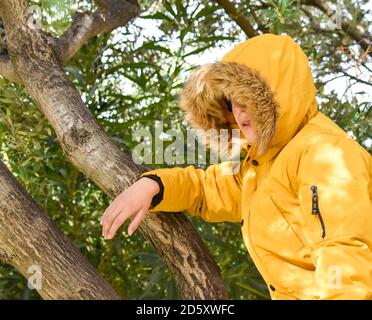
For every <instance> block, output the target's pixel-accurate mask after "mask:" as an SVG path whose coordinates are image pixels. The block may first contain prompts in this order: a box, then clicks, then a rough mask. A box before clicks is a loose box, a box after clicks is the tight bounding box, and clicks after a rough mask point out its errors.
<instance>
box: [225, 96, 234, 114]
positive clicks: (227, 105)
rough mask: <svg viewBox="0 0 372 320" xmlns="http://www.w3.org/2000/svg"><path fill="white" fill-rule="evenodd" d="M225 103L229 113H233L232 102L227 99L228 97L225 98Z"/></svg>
mask: <svg viewBox="0 0 372 320" xmlns="http://www.w3.org/2000/svg"><path fill="white" fill-rule="evenodd" d="M223 101H224V102H225V104H226V107H227V110H228V111H229V112H232V105H231V101H230V100H229V99H227V98H226V97H224V98H223Z"/></svg>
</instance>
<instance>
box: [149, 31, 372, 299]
mask: <svg viewBox="0 0 372 320" xmlns="http://www.w3.org/2000/svg"><path fill="white" fill-rule="evenodd" d="M224 97H226V98H228V99H232V98H233V99H235V100H236V101H238V102H239V103H240V104H242V105H249V106H250V109H249V110H248V111H249V112H250V113H251V116H252V117H253V118H254V125H255V126H256V128H258V131H259V132H258V133H259V137H258V141H257V143H256V144H253V145H252V146H250V145H247V144H245V148H246V151H247V153H246V157H245V159H244V160H243V161H242V162H241V165H240V171H239V172H238V173H236V174H234V175H226V174H223V173H222V169H223V168H224V167H230V166H231V163H230V162H224V163H221V164H216V165H211V166H209V167H208V168H207V170H202V169H196V168H195V167H194V166H192V165H190V166H187V167H186V168H170V169H157V170H152V171H149V172H146V173H144V174H143V175H147V174H155V175H157V176H159V177H160V178H161V181H162V183H163V185H164V195H163V200H162V201H161V202H160V203H159V204H158V205H157V206H156V207H154V208H153V209H151V210H150V211H151V212H156V211H169V212H174V211H186V212H188V213H189V214H191V215H198V216H200V217H201V218H202V219H204V220H206V221H210V222H219V221H233V222H241V224H242V227H241V231H242V235H243V238H244V242H245V245H246V247H247V249H248V251H249V254H250V256H251V257H252V259H253V261H254V263H255V265H256V266H257V268H258V270H259V271H260V273H261V275H262V276H263V278H264V280H265V282H266V283H267V285H268V288H269V291H270V294H271V297H272V298H273V299H372V251H371V250H372V205H371V198H372V183H371V181H372V170H371V169H372V162H371V156H370V155H369V153H368V152H367V151H366V150H365V149H363V148H362V147H361V146H360V145H359V144H358V143H357V142H355V141H354V140H353V139H352V138H350V137H349V136H348V135H347V134H346V133H345V132H344V131H343V130H342V129H341V128H340V127H338V126H337V125H336V124H335V123H334V122H333V121H332V120H331V119H329V118H328V117H327V116H325V115H324V114H323V113H321V112H320V111H318V106H317V102H316V88H315V85H314V81H313V77H312V74H311V70H310V68H309V63H308V60H307V57H306V55H305V54H304V52H303V51H302V49H301V48H300V46H299V45H298V44H296V43H295V42H294V41H293V40H292V39H291V38H290V37H288V36H284V35H280V36H276V35H272V34H265V35H260V36H257V37H254V38H251V39H249V40H247V41H245V42H243V43H241V44H239V45H237V46H236V47H235V48H234V49H233V50H232V51H230V52H229V53H228V54H226V55H225V57H224V58H223V59H222V61H221V62H216V63H212V64H208V65H204V66H201V67H200V68H198V69H197V70H196V71H195V72H194V73H193V74H192V75H191V77H190V79H189V80H188V81H187V83H186V85H185V88H184V90H183V91H182V94H181V107H182V108H183V109H184V110H185V111H186V114H187V118H188V120H189V122H190V123H191V125H192V126H194V127H199V128H204V129H208V128H232V127H234V124H232V123H231V121H228V119H231V117H230V118H229V115H228V114H227V113H228V111H227V110H226V107H225V106H224V104H223V98H224ZM230 115H231V114H230Z"/></svg>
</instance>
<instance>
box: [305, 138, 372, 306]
mask: <svg viewBox="0 0 372 320" xmlns="http://www.w3.org/2000/svg"><path fill="white" fill-rule="evenodd" d="M368 160H369V159H368V156H366V153H364V152H363V151H361V148H360V149H359V148H357V147H356V144H355V143H354V142H353V141H350V140H347V139H345V138H339V137H334V136H327V137H321V138H319V139H318V140H317V141H316V142H315V143H314V144H313V145H312V146H311V147H310V148H308V149H307V151H306V153H305V154H304V155H303V157H302V160H301V165H300V169H299V174H298V176H299V197H300V199H299V200H300V205H301V213H302V224H303V231H304V236H305V238H306V240H307V242H308V243H309V244H310V245H311V247H312V248H313V251H312V253H311V259H312V262H313V263H314V266H315V272H314V279H313V284H312V292H311V295H310V297H309V298H311V299H371V298H372V251H371V248H372V205H371V199H370V195H369V190H368V186H370V184H371V181H370V178H369V174H370V172H371V171H370V170H371V166H370V164H371V162H370V161H368Z"/></svg>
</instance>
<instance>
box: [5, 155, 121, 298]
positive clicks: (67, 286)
mask: <svg viewBox="0 0 372 320" xmlns="http://www.w3.org/2000/svg"><path fill="white" fill-rule="evenodd" d="M0 185H1V188H0V221H1V223H0V260H2V261H3V262H5V263H8V264H11V265H12V266H14V267H15V268H16V269H17V270H18V271H19V272H20V273H21V274H23V275H24V276H25V277H26V278H29V277H30V276H31V274H30V269H29V268H30V267H32V268H37V269H35V270H34V271H33V272H35V271H36V270H39V271H40V274H39V275H40V287H39V288H36V289H38V292H39V294H40V295H41V296H42V297H43V298H44V299H74V300H76V299H79V300H80V299H84V300H98V299H115V300H116V299H120V297H119V296H118V295H117V293H116V292H114V290H113V289H112V288H111V287H110V285H109V284H108V283H107V281H105V280H104V279H103V278H102V277H101V276H100V275H99V274H98V273H97V271H96V270H95V269H94V268H93V267H92V265H91V264H90V263H89V261H88V260H87V258H86V257H84V256H83V255H82V254H81V253H80V251H79V250H78V249H77V248H76V247H75V246H74V245H73V243H72V242H71V241H70V240H69V239H68V238H67V237H66V236H65V235H64V234H63V233H62V232H61V231H60V230H58V228H57V227H56V225H55V224H54V223H53V221H52V220H51V219H50V217H49V216H48V214H47V213H46V212H44V211H43V210H42V208H41V207H40V205H39V204H38V203H37V202H36V201H35V200H34V199H33V198H32V197H31V196H30V194H29V193H27V191H26V190H25V189H24V188H23V187H22V186H21V185H20V184H19V183H18V181H17V180H16V179H15V178H14V176H13V175H12V173H11V172H10V171H9V170H8V168H7V167H6V166H5V165H4V164H3V163H2V162H1V161H0Z"/></svg>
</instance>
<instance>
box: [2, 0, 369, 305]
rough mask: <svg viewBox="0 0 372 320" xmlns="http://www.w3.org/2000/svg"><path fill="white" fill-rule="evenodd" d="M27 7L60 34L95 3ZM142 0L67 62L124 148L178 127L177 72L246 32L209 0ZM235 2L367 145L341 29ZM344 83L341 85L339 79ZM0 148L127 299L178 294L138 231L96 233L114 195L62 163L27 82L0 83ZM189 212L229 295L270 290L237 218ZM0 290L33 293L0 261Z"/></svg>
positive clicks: (290, 9)
mask: <svg viewBox="0 0 372 320" xmlns="http://www.w3.org/2000/svg"><path fill="white" fill-rule="evenodd" d="M33 3H34V4H38V5H40V6H41V7H42V14H43V19H42V22H43V27H44V28H46V29H47V30H48V31H49V32H51V33H53V34H56V35H58V34H61V33H62V32H63V31H64V30H65V29H66V28H67V27H68V25H69V24H70V23H71V15H72V13H73V11H75V10H76V9H80V10H86V9H87V10H90V9H91V1H78V0H68V1H60V0H43V1H33ZM363 3H365V1H358V5H356V4H355V3H354V1H345V2H344V6H345V7H346V9H347V10H348V11H349V12H351V15H352V17H354V18H355V19H354V20H353V21H354V22H355V24H358V25H362V26H364V27H365V28H367V30H368V26H365V22H364V15H365V14H366V12H367V10H366V9H362V6H361V5H359V4H363ZM143 4H144V6H146V10H144V11H143V12H142V14H141V16H140V17H138V18H136V19H134V20H133V21H132V22H131V23H130V24H129V25H128V26H126V27H123V28H119V29H118V30H115V31H114V32H112V34H106V35H101V36H99V37H95V38H94V39H92V40H91V41H90V42H89V44H87V45H86V46H84V47H83V48H82V49H81V50H80V51H79V53H78V54H77V55H76V56H75V57H74V58H73V59H72V60H71V61H69V63H68V64H67V65H66V66H65V67H64V70H65V72H66V74H67V75H68V77H69V78H70V79H71V81H72V82H73V83H74V85H75V86H76V88H77V89H78V90H79V92H80V94H81V96H82V98H83V100H84V101H85V102H86V104H87V107H88V108H89V109H90V111H91V112H92V113H93V114H94V116H95V117H96V118H97V119H98V121H99V122H100V124H101V125H102V126H103V127H104V129H105V130H106V132H107V134H108V135H109V136H110V137H111V138H112V139H113V141H115V142H116V143H117V144H118V145H119V146H120V148H121V149H122V150H123V151H125V152H128V153H130V152H131V150H132V149H133V148H134V146H135V145H136V144H137V143H138V142H137V141H134V140H133V139H132V132H133V130H135V129H137V128H140V127H147V128H153V127H154V122H155V121H156V120H162V121H164V130H167V129H169V128H175V127H177V128H181V129H183V130H185V129H186V128H187V126H186V123H185V121H184V120H183V114H182V112H181V111H180V109H179V108H178V93H179V90H180V88H181V87H182V84H183V82H184V80H185V77H186V76H187V75H188V74H189V71H190V70H191V69H192V68H193V67H194V66H195V64H199V63H206V62H212V61H205V60H203V59H204V58H203V57H204V56H205V55H206V54H208V53H210V52H211V51H210V50H211V49H212V48H221V50H225V48H227V47H231V46H232V44H235V43H237V42H238V41H241V40H243V39H244V38H245V35H244V34H243V33H242V31H241V30H240V29H239V27H238V25H237V24H236V23H235V22H234V21H232V20H231V18H230V17H228V16H227V15H226V13H225V12H224V10H223V9H222V8H221V7H219V6H218V5H217V4H216V2H214V1H204V0H203V1H196V0H194V1H179V0H172V1H170V0H169V1H165V0H163V1H156V2H147V1H143ZM236 7H237V9H238V10H239V12H240V13H241V14H242V15H243V16H244V17H245V18H246V19H248V20H249V22H250V23H251V24H252V25H253V26H254V28H256V29H258V30H261V29H260V28H262V26H263V27H265V28H266V29H268V30H269V31H271V32H274V33H286V34H289V35H291V36H292V37H294V38H295V39H296V40H297V41H298V42H299V43H300V44H301V45H302V47H303V48H304V49H305V51H306V53H307V55H308V57H309V60H311V63H312V68H313V72H314V77H315V81H316V85H317V88H318V97H319V105H320V108H321V110H322V111H323V112H324V113H326V114H327V115H329V116H330V117H331V118H332V119H334V120H335V121H336V122H337V123H338V124H339V126H340V127H342V128H344V129H345V130H347V132H349V133H350V134H351V135H352V136H353V137H354V138H355V139H356V140H357V141H358V142H359V143H360V144H361V145H363V146H364V147H366V148H367V149H369V150H371V147H370V144H371V137H370V132H371V131H372V130H371V121H370V119H371V114H370V110H371V102H370V101H371V99H370V95H369V96H368V89H369V90H370V88H369V86H368V84H362V83H360V82H358V81H356V80H355V79H352V78H348V77H346V78H345V77H341V76H342V75H343V74H342V71H345V72H348V73H349V74H356V75H357V78H360V79H366V81H367V80H368V79H367V78H366V71H368V70H367V69H366V68H369V69H371V64H370V61H368V57H366V56H363V54H362V52H361V51H360V49H359V48H358V47H356V46H354V45H352V43H353V42H352V39H350V37H348V36H347V35H345V33H343V31H342V30H334V31H330V30H327V29H324V28H323V27H322V24H323V23H324V21H326V17H325V15H324V14H323V13H322V12H320V11H319V10H316V9H314V8H312V9H310V8H309V7H308V6H305V5H299V4H298V1H287V0H283V1H266V2H263V1H239V3H237V5H236ZM253 13H254V15H255V16H256V18H257V19H254V15H253ZM257 21H259V22H261V23H260V25H259V24H258V23H257ZM261 31H262V30H261ZM345 48H347V49H345ZM216 58H217V57H216ZM357 68H359V69H357ZM358 70H359V71H358ZM358 72H359V73H358ZM337 77H339V78H337ZM335 78H337V79H335ZM345 79H347V80H348V82H346V85H345V81H344V82H343V83H342V85H341V87H342V88H344V90H343V92H340V90H339V88H338V87H339V84H340V83H341V82H338V81H339V80H345ZM368 81H369V80H368ZM336 89H338V90H336ZM169 143H171V142H170V141H169V142H167V143H165V147H166V146H167V145H168V144H169ZM0 145H1V151H0V154H1V158H2V161H4V162H5V163H6V165H7V166H8V167H9V168H10V169H11V171H12V172H13V174H14V175H15V176H16V178H17V179H18V181H19V182H20V183H21V184H22V185H23V186H24V187H25V188H26V189H27V191H28V192H30V193H31V195H32V196H33V197H34V198H35V199H36V200H37V201H38V202H39V203H40V205H41V206H42V207H43V208H44V209H45V211H46V212H47V213H48V214H49V215H50V216H51V217H52V219H53V220H54V221H55V223H56V224H57V225H58V226H59V228H60V229H61V230H62V231H63V232H64V233H65V234H66V235H67V236H68V237H69V238H70V239H72V241H73V242H74V243H75V244H76V245H77V246H78V248H79V249H80V250H81V252H82V253H83V254H84V255H85V256H87V257H88V259H89V260H90V262H91V263H92V264H93V265H94V266H95V267H96V268H97V269H98V271H99V272H100V273H101V274H102V275H103V276H104V277H105V278H106V279H107V280H108V281H109V282H110V283H111V285H112V286H113V287H114V288H115V290H116V291H117V292H119V294H120V295H121V296H122V297H123V298H127V299H139V298H141V299H176V298H180V297H179V296H178V294H177V291H176V288H175V284H174V281H173V280H172V278H171V276H170V274H169V272H168V270H167V268H166V267H165V266H164V264H163V262H162V261H161V260H160V259H159V257H158V255H157V254H156V253H155V252H154V250H153V248H152V246H151V244H150V243H149V242H148V241H147V240H145V239H144V238H143V236H142V235H141V234H139V233H138V232H137V233H135V234H134V235H133V236H132V237H128V235H127V234H126V231H125V230H126V227H127V224H126V225H125V226H124V227H123V228H122V229H121V230H122V232H121V233H120V234H118V236H117V237H116V238H115V240H113V241H104V240H103V239H102V237H101V236H100V235H101V234H100V232H101V228H100V225H99V223H98V221H99V218H100V216H101V215H102V213H103V212H104V210H105V208H106V207H107V206H108V204H109V203H110V199H108V197H107V196H106V195H105V194H103V192H102V191H101V190H99V189H98V187H97V186H95V185H94V184H93V183H92V182H91V181H89V179H87V178H86V177H85V176H84V175H82V174H81V173H79V172H78V171H77V170H76V169H75V168H74V167H73V166H72V165H71V164H70V163H69V162H68V161H67V160H66V159H65V157H64V156H63V154H62V151H61V148H60V147H59V145H58V143H57V140H56V136H55V134H54V131H53V129H52V128H51V126H50V125H49V124H48V123H47V121H46V120H45V118H44V116H43V115H42V114H41V113H40V111H39V110H38V109H37V107H36V106H35V105H34V104H33V102H32V101H31V99H30V98H29V96H28V94H27V93H26V92H25V90H24V89H22V88H20V87H17V86H15V85H13V84H10V83H9V82H7V81H5V80H0ZM154 167H156V166H154ZM190 219H191V221H192V223H193V224H194V226H195V228H196V229H197V230H198V231H199V233H200V234H201V236H202V237H203V239H204V240H205V242H206V244H207V246H208V248H209V250H210V252H211V253H212V255H213V256H214V257H215V259H216V261H217V263H218V265H219V267H220V268H221V271H222V274H223V276H224V279H225V283H226V287H227V288H228V290H229V292H230V294H231V297H232V298H234V299H267V298H269V296H268V292H267V289H266V286H265V285H264V283H263V281H262V279H261V277H260V275H259V274H258V272H257V270H256V268H255V267H254V265H253V263H252V261H251V259H250V257H249V256H248V253H247V251H246V249H245V246H244V244H243V241H242V238H241V233H240V226H239V225H238V224H233V223H219V224H208V223H206V222H203V221H201V220H200V219H198V218H195V217H190ZM0 298H9V299H39V296H38V295H37V293H36V292H35V291H30V290H29V289H28V288H27V283H26V280H25V279H24V278H23V277H22V276H21V275H19V274H18V272H16V271H15V270H14V269H13V268H12V267H10V266H8V265H0Z"/></svg>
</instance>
